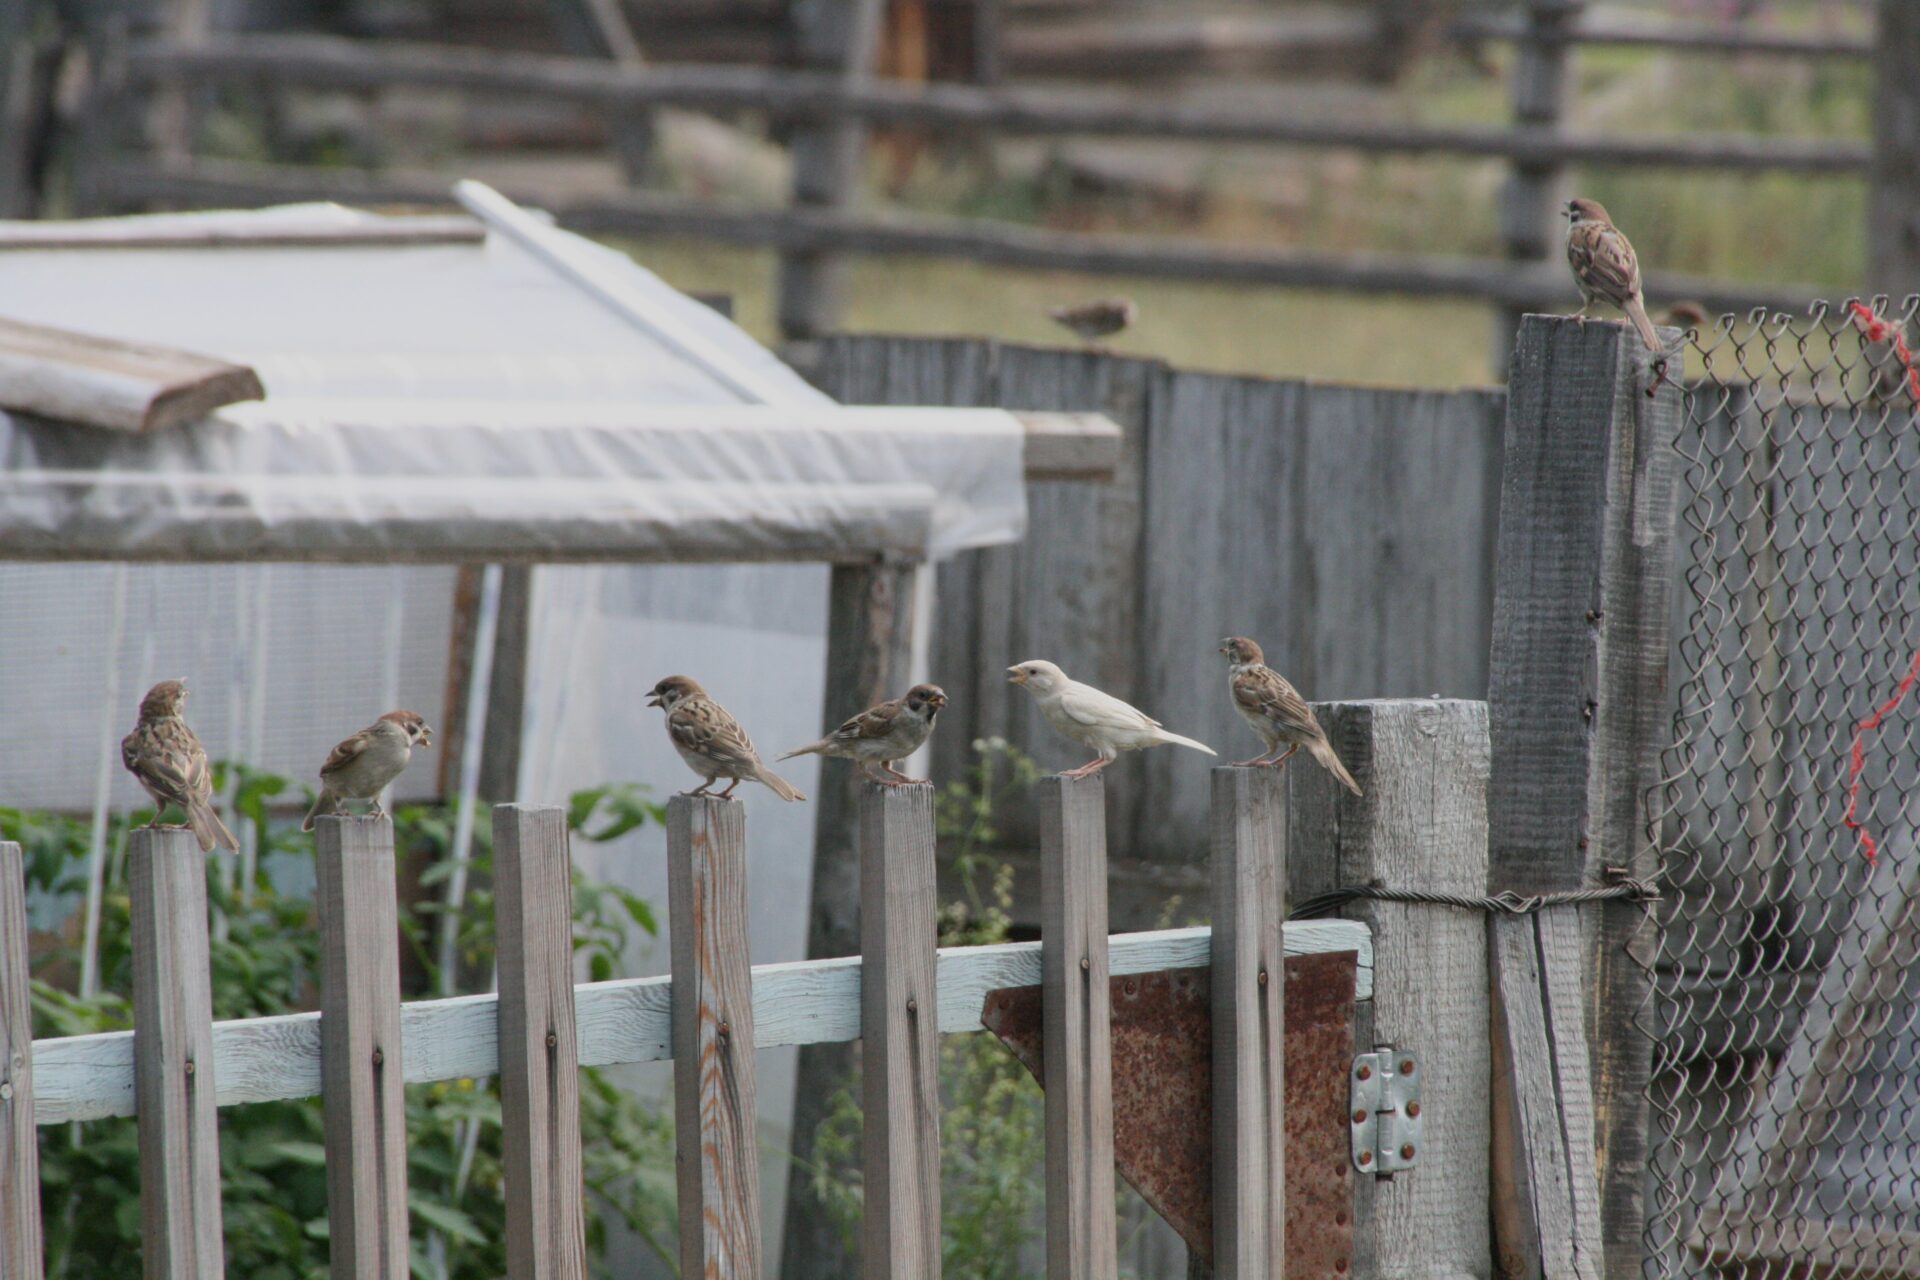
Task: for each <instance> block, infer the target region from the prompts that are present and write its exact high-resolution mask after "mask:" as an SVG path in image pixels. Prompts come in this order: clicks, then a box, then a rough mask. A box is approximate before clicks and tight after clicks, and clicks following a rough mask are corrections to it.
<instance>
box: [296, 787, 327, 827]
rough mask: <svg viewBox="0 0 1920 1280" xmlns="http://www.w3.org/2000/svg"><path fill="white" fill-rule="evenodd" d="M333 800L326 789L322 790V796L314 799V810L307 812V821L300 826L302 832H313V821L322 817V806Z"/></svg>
mask: <svg viewBox="0 0 1920 1280" xmlns="http://www.w3.org/2000/svg"><path fill="white" fill-rule="evenodd" d="M331 799H333V794H332V793H331V792H329V791H328V790H327V789H326V788H325V787H322V788H320V794H319V795H317V796H315V797H314V798H313V808H311V809H309V810H307V820H306V821H305V822H302V823H301V824H300V829H301V830H302V831H311V830H313V820H314V819H315V818H317V817H319V816H320V806H322V805H324V804H326V803H327V801H329V800H331Z"/></svg>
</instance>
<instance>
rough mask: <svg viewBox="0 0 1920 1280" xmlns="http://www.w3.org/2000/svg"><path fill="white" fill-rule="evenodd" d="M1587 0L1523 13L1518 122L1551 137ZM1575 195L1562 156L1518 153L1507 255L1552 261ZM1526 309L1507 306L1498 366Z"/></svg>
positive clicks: (1509, 195) (1531, 3)
mask: <svg viewBox="0 0 1920 1280" xmlns="http://www.w3.org/2000/svg"><path fill="white" fill-rule="evenodd" d="M1584 8H1585V4H1584V0H1525V3H1524V4H1523V5H1522V6H1521V8H1520V12H1519V13H1518V14H1516V15H1515V16H1516V17H1517V18H1518V19H1519V23H1518V26H1519V30H1518V31H1517V32H1516V40H1517V42H1518V45H1517V48H1516V50H1515V57H1514V65H1513V72H1512V75H1511V76H1510V78H1509V80H1508V85H1507V93H1508V99H1509V102H1510V104H1511V106H1512V109H1513V122H1514V124H1515V125H1516V126H1517V127H1519V128H1522V129H1531V130H1535V131H1537V132H1540V133H1544V134H1546V135H1548V136H1553V135H1554V134H1557V133H1559V132H1560V126H1561V122H1562V120H1563V119H1564V117H1565V116H1566V113H1567V104H1568V100H1569V98H1570V96H1571V94H1572V90H1573V79H1572V77H1571V76H1570V75H1569V74H1568V67H1569V64H1570V63H1571V61H1572V55H1573V48H1572V46H1571V45H1570V44H1569V43H1568V42H1567V40H1566V39H1565V37H1566V34H1567V32H1568V31H1569V30H1570V29H1571V28H1572V26H1573V24H1574V22H1575V21H1576V20H1577V19H1578V18H1579V17H1580V14H1581V11H1582V10H1583V9H1584ZM1568 195H1569V187H1568V185H1567V162H1566V160H1565V159H1563V158H1562V157H1559V156H1530V157H1520V156H1516V157H1514V159H1513V163H1512V167H1511V168H1510V169H1509V170H1508V173H1507V181H1506V186H1505V188H1504V189H1503V190H1502V191H1501V193H1500V236H1501V239H1502V240H1503V241H1504V242H1505V249H1506V256H1507V258H1508V259H1509V260H1511V261H1514V262H1522V263H1546V262H1551V261H1552V260H1553V258H1554V257H1555V256H1557V255H1556V250H1557V249H1558V248H1559V235H1560V234H1561V231H1560V229H1561V227H1562V226H1563V225H1564V224H1562V223H1561V222H1560V220H1559V216H1558V215H1559V211H1560V209H1561V207H1563V206H1564V205H1565V204H1566V201H1567V198H1568ZM1523 310H1524V308H1522V307H1514V306H1508V307H1505V308H1502V310H1501V312H1500V314H1499V316H1498V318H1497V320H1496V322H1495V328H1494V337H1493V367H1494V368H1495V369H1500V368H1503V367H1505V365H1506V363H1507V359H1508V357H1509V355H1510V354H1511V353H1512V350H1513V341H1514V337H1515V335H1516V334H1517V333H1518V331H1519V327H1520V319H1521V315H1522V313H1523Z"/></svg>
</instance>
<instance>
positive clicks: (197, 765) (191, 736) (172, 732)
mask: <svg viewBox="0 0 1920 1280" xmlns="http://www.w3.org/2000/svg"><path fill="white" fill-rule="evenodd" d="M186 707H187V682H186V681H185V680H162V681H161V682H160V683H159V684H157V685H155V686H153V688H151V689H149V690H147V696H146V697H144V698H142V699H141V700H140V723H138V724H137V725H135V726H134V728H133V732H132V733H130V734H128V735H127V736H126V737H124V738H122V739H121V740H120V762H121V763H122V764H124V765H125V766H126V767H127V772H128V773H131V774H132V775H133V776H134V777H135V778H136V779H137V780H138V781H139V783H140V785H141V786H142V787H145V788H146V791H147V794H148V795H150V796H152V797H153V803H154V805H155V810H154V815H153V821H152V822H149V823H148V824H147V825H148V826H149V827H158V826H159V825H160V815H161V814H162V813H165V812H166V810H167V808H168V806H170V805H171V806H175V807H177V808H179V809H180V810H181V811H182V812H183V813H185V814H186V815H187V825H188V826H189V827H191V828H193V835H194V839H196V840H198V841H199V842H200V851H201V852H202V853H211V852H213V848H214V846H215V845H218V846H220V847H221V848H222V849H233V850H238V849H239V848H240V842H239V841H238V840H235V839H234V838H233V832H231V831H229V830H227V824H226V823H224V822H222V821H220V815H219V814H217V813H215V812H214V810H213V770H212V769H211V768H210V767H209V766H208V764H207V752H206V748H204V747H202V746H201V745H200V739H199V737H198V736H197V735H196V734H195V733H194V731H193V730H192V729H191V728H189V727H188V726H187V722H186V720H185V719H183V718H182V716H181V713H182V712H184V711H185V710H186Z"/></svg>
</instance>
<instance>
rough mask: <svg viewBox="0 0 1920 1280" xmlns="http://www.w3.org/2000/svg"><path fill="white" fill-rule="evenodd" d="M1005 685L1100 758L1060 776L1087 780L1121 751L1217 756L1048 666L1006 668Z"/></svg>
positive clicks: (1030, 662)
mask: <svg viewBox="0 0 1920 1280" xmlns="http://www.w3.org/2000/svg"><path fill="white" fill-rule="evenodd" d="M1007 682H1008V683H1009V684H1017V685H1020V686H1021V687H1022V688H1024V689H1025V690H1026V691H1027V692H1028V693H1030V694H1032V695H1033V700H1034V701H1035V702H1036V703H1038V704H1039V707H1040V714H1041V715H1042V716H1044V717H1045V718H1046V721H1047V723H1048V724H1050V725H1052V726H1053V727H1054V728H1055V729H1057V730H1058V731H1059V732H1061V733H1062V734H1064V735H1066V736H1067V737H1069V738H1072V739H1073V740H1074V741H1075V742H1078V743H1080V744H1081V745H1082V746H1085V747H1090V748H1092V749H1093V750H1094V751H1096V752H1098V753H1099V754H1098V755H1097V756H1096V757H1095V758H1094V759H1092V760H1089V761H1088V762H1087V763H1086V764H1083V765H1081V766H1080V767H1079V768H1078V769H1068V770H1067V771H1066V772H1065V773H1063V774H1062V775H1061V776H1062V777H1066V778H1085V777H1088V776H1090V775H1092V774H1095V773H1098V772H1100V770H1102V769H1104V768H1106V767H1107V766H1108V765H1110V764H1112V763H1113V762H1114V761H1115V760H1116V759H1118V758H1119V756H1120V753H1121V752H1122V751H1139V750H1142V749H1143V748H1146V747H1158V746H1162V745H1166V744H1171V745H1173V746H1179V747H1191V748H1193V749H1194V750H1195V751H1204V752H1206V753H1207V754H1208V755H1214V754H1217V753H1216V752H1215V751H1214V749H1213V748H1212V747H1209V746H1208V745H1206V744H1205V743H1204V742H1195V741H1194V740H1193V739H1192V738H1183V737H1181V736H1180V735H1179V734H1177V733H1168V732H1167V731H1166V730H1165V729H1163V728H1161V727H1160V722H1159V721H1158V720H1155V719H1154V718H1153V717H1152V716H1150V715H1148V714H1147V713H1146V712H1144V711H1142V710H1140V709H1139V708H1138V707H1132V706H1128V705H1127V704H1126V703H1124V702H1122V701H1120V699H1118V698H1116V697H1114V696H1113V695H1112V694H1109V693H1102V692H1101V691H1100V690H1098V689H1096V688H1094V687H1093V686H1092V685H1090V684H1080V683H1079V682H1077V681H1074V680H1070V679H1068V678H1067V673H1066V672H1064V671H1062V670H1061V669H1060V668H1059V667H1056V666H1054V665H1053V663H1051V662H1046V661H1043V660H1041V659H1039V658H1029V659H1028V660H1027V661H1025V662H1022V663H1019V664H1017V665H1015V666H1011V667H1008V668H1007Z"/></svg>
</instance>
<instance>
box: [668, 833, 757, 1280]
mask: <svg viewBox="0 0 1920 1280" xmlns="http://www.w3.org/2000/svg"><path fill="white" fill-rule="evenodd" d="M667 909H668V914H669V917H670V919H671V925H670V931H671V942H672V948H673V961H672V963H673V1113H674V1144H675V1149H676V1156H675V1168H676V1171H677V1173H678V1182H679V1203H680V1274H681V1275H683V1276H700V1277H703V1278H705V1280H758V1277H759V1275H760V1158H759V1148H758V1145H757V1144H756V1142H755V1140H754V1123H755V1118H756V1116H757V1114H758V1110H757V1108H758V1097H759V1086H758V1075H757V1073H756V1070H755V1066H754V1060H753V1054H754V1046H755V1042H754V1031H753V982H752V975H751V961H750V959H749V956H748V953H747V819H746V806H745V805H743V804H741V803H740V802H739V801H738V800H722V799H721V798H720V797H718V796H686V795H677V796H675V797H673V799H672V800H670V801H669V802H668V804H667Z"/></svg>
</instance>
